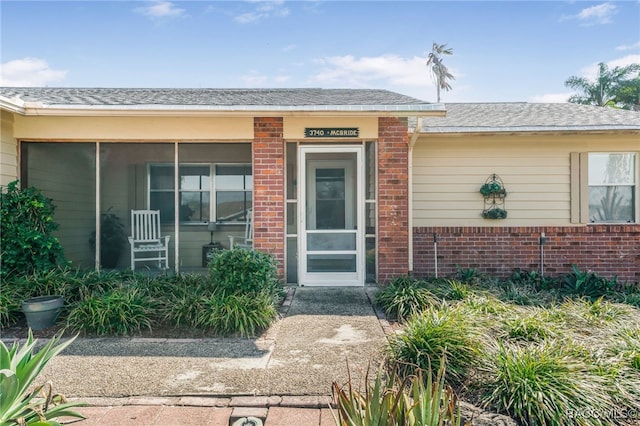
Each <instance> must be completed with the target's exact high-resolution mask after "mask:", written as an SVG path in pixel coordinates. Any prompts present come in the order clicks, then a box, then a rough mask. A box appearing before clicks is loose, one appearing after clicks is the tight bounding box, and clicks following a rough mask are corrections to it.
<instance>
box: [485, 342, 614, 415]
mask: <svg viewBox="0 0 640 426" xmlns="http://www.w3.org/2000/svg"><path fill="white" fill-rule="evenodd" d="M491 359H492V362H493V367H492V369H493V376H492V377H493V379H491V380H489V381H488V382H487V383H486V394H485V396H484V398H483V402H484V404H485V405H487V406H490V407H493V408H495V409H496V410H497V411H498V412H503V413H506V414H508V415H510V416H511V417H513V418H515V419H517V420H518V421H520V422H522V423H523V424H527V425H560V426H562V425H574V424H576V422H583V423H582V424H594V425H595V424H610V423H607V422H605V421H603V420H606V419H602V418H598V417H596V416H593V418H586V417H585V418H581V417H579V414H581V413H582V414H583V413H589V412H592V413H593V412H595V413H605V412H607V411H606V410H607V409H611V407H613V406H614V404H613V401H612V400H611V397H610V396H609V393H608V392H606V381H605V380H604V379H603V378H601V377H598V376H597V375H594V374H590V372H589V368H588V366H587V365H586V364H585V363H584V362H583V361H580V360H578V359H576V358H574V357H571V356H570V355H569V351H568V350H567V349H565V348H563V345H562V344H561V343H560V342H547V343H544V344H541V345H536V346H524V347H523V346H515V345H506V344H500V345H499V347H498V350H497V351H496V353H495V354H493V355H492V356H491Z"/></svg>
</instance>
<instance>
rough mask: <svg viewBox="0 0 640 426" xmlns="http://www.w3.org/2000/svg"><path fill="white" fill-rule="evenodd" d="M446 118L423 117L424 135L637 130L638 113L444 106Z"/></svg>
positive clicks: (539, 106) (543, 107)
mask: <svg viewBox="0 0 640 426" xmlns="http://www.w3.org/2000/svg"><path fill="white" fill-rule="evenodd" d="M445 107H446V111H447V115H446V117H426V118H424V119H423V122H422V129H421V131H422V132H424V133H461V132H466V133H469V132H496V131H521V132H522V131H554V130H611V129H629V130H640V112H638V111H626V110H620V109H614V108H603V107H597V106H591V105H578V104H570V103H564V104H562V103H546V104H543V103H524V102H522V103H448V104H446V105H445Z"/></svg>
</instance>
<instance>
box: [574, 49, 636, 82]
mask: <svg viewBox="0 0 640 426" xmlns="http://www.w3.org/2000/svg"><path fill="white" fill-rule="evenodd" d="M639 63H640V55H635V54H634V55H626V56H623V57H622V58H618V59H614V60H612V61H609V62H607V66H608V67H609V68H610V69H611V68H615V67H625V66H627V65H631V64H639ZM599 69H600V67H599V66H598V64H597V63H594V64H591V65H588V66H586V67H584V68H583V69H582V70H581V71H582V73H581V75H582V76H583V77H584V78H586V79H588V80H592V81H595V80H596V78H597V77H598V70H599Z"/></svg>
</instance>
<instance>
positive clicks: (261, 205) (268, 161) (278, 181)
mask: <svg viewBox="0 0 640 426" xmlns="http://www.w3.org/2000/svg"><path fill="white" fill-rule="evenodd" d="M283 127H284V121H283V119H282V117H255V118H254V120H253V132H254V139H253V144H252V150H253V211H254V215H253V217H254V223H253V246H254V247H255V249H256V250H261V251H265V252H268V253H271V254H272V255H273V256H275V258H276V260H277V262H278V276H279V277H280V278H281V279H284V256H285V253H284V244H285V234H284V230H285V221H284V212H285V199H284V139H283Z"/></svg>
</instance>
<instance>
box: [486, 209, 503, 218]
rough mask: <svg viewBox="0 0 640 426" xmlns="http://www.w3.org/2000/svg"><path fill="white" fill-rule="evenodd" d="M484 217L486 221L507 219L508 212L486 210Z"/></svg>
mask: <svg viewBox="0 0 640 426" xmlns="http://www.w3.org/2000/svg"><path fill="white" fill-rule="evenodd" d="M482 217H483V218H485V219H506V218H507V211H506V210H505V209H501V208H499V207H495V208H492V209H488V210H484V211H483V212H482Z"/></svg>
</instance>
